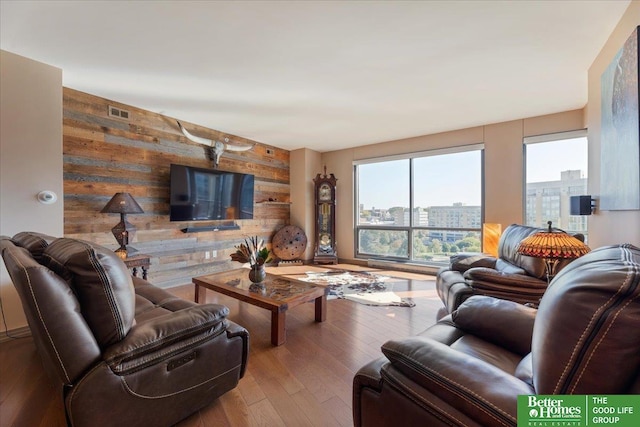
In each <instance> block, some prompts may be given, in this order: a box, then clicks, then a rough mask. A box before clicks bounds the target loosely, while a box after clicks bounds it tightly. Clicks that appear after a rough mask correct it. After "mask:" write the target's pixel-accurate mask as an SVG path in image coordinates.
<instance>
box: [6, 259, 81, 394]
mask: <svg viewBox="0 0 640 427" xmlns="http://www.w3.org/2000/svg"><path fill="white" fill-rule="evenodd" d="M8 255H9V256H10V257H11V258H13V260H14V262H15V263H16V264H18V265H19V266H20V267H21V268H22V270H23V271H24V274H25V276H26V277H27V283H28V284H29V291H30V292H31V297H32V298H33V302H34V304H35V306H36V310H37V311H38V317H39V318H40V322H41V323H42V326H43V327H44V330H45V332H46V333H47V337H48V338H49V342H50V343H51V347H53V351H54V352H55V354H56V358H57V359H58V362H59V363H60V367H61V368H62V371H63V372H64V376H65V378H66V380H67V382H68V383H71V379H69V374H68V373H67V370H66V369H65V367H64V363H62V359H61V358H60V354H59V353H58V349H57V348H56V345H55V344H54V343H53V339H52V338H51V334H50V333H49V329H48V328H47V325H46V324H45V322H44V319H43V318H42V312H41V311H40V305H39V304H38V300H37V299H36V295H35V293H34V292H33V286H32V285H31V278H30V277H29V273H27V268H26V267H25V266H24V264H22V263H21V262H20V260H18V259H17V258H16V257H15V256H14V255H13V254H12V253H11V252H10V251H9V253H8ZM36 268H38V269H42V270H44V269H45V267H44V266H40V267H36Z"/></svg>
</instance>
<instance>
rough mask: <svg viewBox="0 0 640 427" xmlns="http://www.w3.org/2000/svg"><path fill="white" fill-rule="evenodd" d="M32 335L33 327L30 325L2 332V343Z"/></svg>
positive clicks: (0, 341)
mask: <svg viewBox="0 0 640 427" xmlns="http://www.w3.org/2000/svg"><path fill="white" fill-rule="evenodd" d="M30 336H31V329H29V327H28V326H23V327H22V328H16V329H11V330H8V331H2V332H0V343H3V342H7V341H11V340H12V339H15V338H26V337H30Z"/></svg>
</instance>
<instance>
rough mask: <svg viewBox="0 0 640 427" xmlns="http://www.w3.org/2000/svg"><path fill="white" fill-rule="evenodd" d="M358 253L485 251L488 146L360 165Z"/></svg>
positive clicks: (400, 256)
mask: <svg viewBox="0 0 640 427" xmlns="http://www.w3.org/2000/svg"><path fill="white" fill-rule="evenodd" d="M354 171H355V180H354V181H355V186H356V188H355V194H356V197H355V201H356V209H355V212H356V216H357V217H356V256H357V257H361V258H379V259H392V260H405V261H409V260H411V261H415V262H422V263H441V262H448V260H449V256H450V255H452V254H455V253H457V252H461V251H465V252H469V251H480V250H481V248H480V230H481V224H482V146H480V145H473V146H468V147H460V148H457V149H448V150H438V151H433V152H427V153H419V154H413V155H411V156H404V157H394V158H387V159H376V160H373V161H362V162H356V163H355V169H354Z"/></svg>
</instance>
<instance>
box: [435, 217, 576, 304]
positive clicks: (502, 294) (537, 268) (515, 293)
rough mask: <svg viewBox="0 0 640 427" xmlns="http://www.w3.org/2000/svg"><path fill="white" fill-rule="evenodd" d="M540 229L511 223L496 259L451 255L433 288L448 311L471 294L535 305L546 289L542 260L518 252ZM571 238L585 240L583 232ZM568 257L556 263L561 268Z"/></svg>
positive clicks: (503, 236) (439, 272) (565, 263)
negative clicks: (521, 243) (526, 240)
mask: <svg viewBox="0 0 640 427" xmlns="http://www.w3.org/2000/svg"><path fill="white" fill-rule="evenodd" d="M538 231H541V229H540V228H535V227H529V226H526V225H518V224H511V225H510V226H508V227H507V228H506V229H505V230H504V232H503V233H502V235H501V236H500V242H499V243H498V258H495V257H492V256H490V255H487V254H460V255H456V256H453V257H451V262H450V264H449V266H448V267H443V268H441V269H440V270H439V271H438V275H437V278H436V291H437V292H438V295H439V296H440V299H441V300H442V302H443V303H444V305H445V307H446V308H447V311H448V312H449V313H451V312H452V311H453V310H455V309H456V308H458V306H459V305H460V304H462V302H463V301H464V300H466V299H467V298H469V297H470V296H472V295H488V296H493V297H496V298H502V299H507V300H511V301H516V302H519V303H521V304H527V303H529V304H534V305H535V304H537V303H538V301H540V298H541V297H542V295H543V294H544V292H545V290H546V289H547V285H548V284H547V276H546V270H545V264H544V260H543V259H542V258H533V257H530V256H526V255H521V254H519V253H518V246H519V245H520V242H521V241H522V240H524V239H525V238H527V237H529V236H530V235H532V234H534V233H537V232H538ZM574 237H576V238H578V239H580V240H581V241H584V236H583V235H582V234H576V235H574ZM570 261H571V260H563V261H561V262H560V263H558V266H557V267H556V271H558V272H559V271H560V270H562V269H563V268H564V267H565V266H566V265H568V264H569V262H570Z"/></svg>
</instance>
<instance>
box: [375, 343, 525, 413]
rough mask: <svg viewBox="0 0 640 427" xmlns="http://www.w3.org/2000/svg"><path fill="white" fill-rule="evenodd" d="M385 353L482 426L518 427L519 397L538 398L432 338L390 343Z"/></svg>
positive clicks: (505, 375) (514, 381)
mask: <svg viewBox="0 0 640 427" xmlns="http://www.w3.org/2000/svg"><path fill="white" fill-rule="evenodd" d="M382 351H383V353H384V354H385V356H387V358H388V359H389V360H390V361H391V364H392V365H393V367H395V368H396V369H398V370H399V371H400V372H402V373H403V374H404V375H406V376H407V377H409V378H411V379H412V380H413V381H415V382H416V383H417V384H419V385H420V386H422V387H423V388H425V389H427V390H428V391H429V392H431V393H433V394H434V395H435V396H437V397H438V398H440V399H442V400H443V401H444V402H446V403H448V404H450V405H451V406H453V407H455V408H457V409H458V410H459V411H461V412H463V413H464V414H466V415H467V416H469V417H470V418H473V419H475V420H477V421H478V423H479V424H482V425H515V424H516V416H517V396H518V395H520V394H535V391H534V390H533V388H532V387H531V386H530V385H528V384H527V383H525V382H523V381H521V380H519V379H518V378H516V377H514V376H512V375H509V374H508V373H506V372H504V371H502V370H500V369H498V368H497V367H495V366H493V365H491V364H489V363H487V362H485V361H483V360H480V359H477V358H475V357H471V356H468V355H466V354H464V353H462V352H459V351H456V350H454V349H452V348H450V347H449V346H447V345H445V344H442V343H439V342H437V341H435V340H432V339H429V338H424V337H413V338H407V339H403V340H400V341H388V342H386V343H385V344H384V345H383V346H382ZM461 367H463V368H464V369H461ZM383 377H384V373H383Z"/></svg>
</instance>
